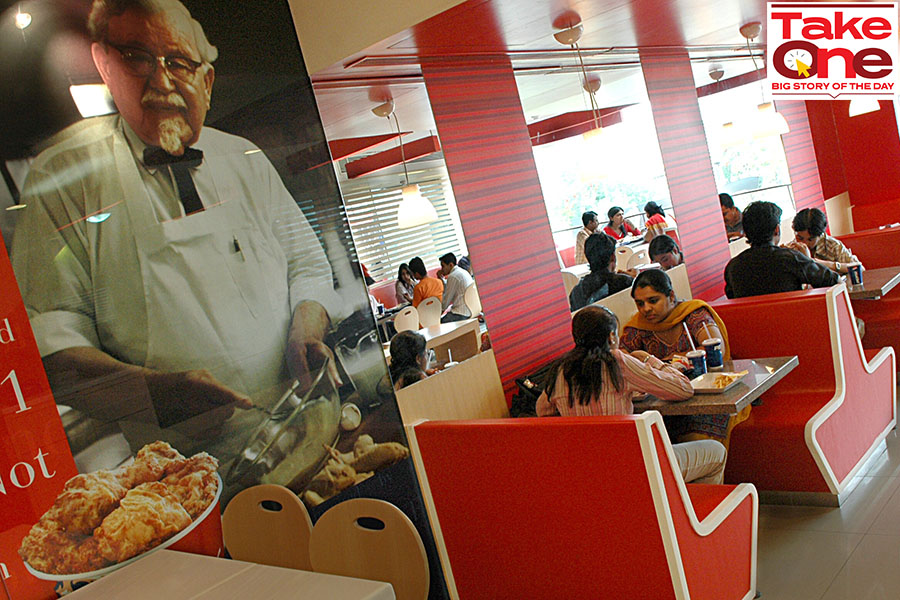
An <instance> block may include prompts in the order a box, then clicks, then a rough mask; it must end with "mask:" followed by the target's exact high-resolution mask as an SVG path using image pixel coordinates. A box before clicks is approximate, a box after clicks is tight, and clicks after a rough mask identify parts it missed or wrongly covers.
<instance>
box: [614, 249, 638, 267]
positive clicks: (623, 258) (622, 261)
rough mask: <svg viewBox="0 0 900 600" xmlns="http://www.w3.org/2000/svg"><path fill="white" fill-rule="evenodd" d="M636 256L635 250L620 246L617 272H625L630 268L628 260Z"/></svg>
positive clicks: (617, 257) (617, 256)
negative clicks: (633, 255)
mask: <svg viewBox="0 0 900 600" xmlns="http://www.w3.org/2000/svg"><path fill="white" fill-rule="evenodd" d="M632 254H634V250H632V249H631V247H629V246H619V247H618V248H616V270H617V271H624V270H625V269H627V268H628V259H630V258H631V255H632Z"/></svg>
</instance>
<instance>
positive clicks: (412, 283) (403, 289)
mask: <svg viewBox="0 0 900 600" xmlns="http://www.w3.org/2000/svg"><path fill="white" fill-rule="evenodd" d="M417 283H419V282H418V281H417V280H416V278H415V277H413V274H412V271H410V270H409V265H408V264H406V263H403V264H402V265H400V270H398V271H397V283H395V284H394V293H395V294H396V296H397V304H409V303H410V302H412V300H413V291H414V290H415V288H416V284H417Z"/></svg>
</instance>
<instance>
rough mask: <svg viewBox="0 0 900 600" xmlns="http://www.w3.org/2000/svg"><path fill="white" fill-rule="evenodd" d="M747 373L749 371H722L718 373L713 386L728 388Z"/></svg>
mask: <svg viewBox="0 0 900 600" xmlns="http://www.w3.org/2000/svg"><path fill="white" fill-rule="evenodd" d="M747 373H748V371H741V372H740V373H722V374H720V375H716V378H715V379H714V380H713V387H714V388H716V389H720V390H721V389H724V388H727V387H728V386H729V385H731V384H732V383H734V382H735V381H737V380H738V379H740V378H741V377H743V376H744V375H746V374H747Z"/></svg>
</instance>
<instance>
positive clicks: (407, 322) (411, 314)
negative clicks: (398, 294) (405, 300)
mask: <svg viewBox="0 0 900 600" xmlns="http://www.w3.org/2000/svg"><path fill="white" fill-rule="evenodd" d="M418 328H419V311H418V310H416V309H415V307H413V306H407V307H406V308H404V309H403V310H401V311H400V312H399V313H397V316H396V317H394V329H396V330H397V332H398V333H399V332H401V331H416V330H417V329H418Z"/></svg>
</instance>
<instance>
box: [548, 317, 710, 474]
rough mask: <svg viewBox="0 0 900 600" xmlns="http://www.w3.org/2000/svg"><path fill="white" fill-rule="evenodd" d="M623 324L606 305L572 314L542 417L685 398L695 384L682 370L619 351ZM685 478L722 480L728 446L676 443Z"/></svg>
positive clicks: (624, 411)
mask: <svg viewBox="0 0 900 600" xmlns="http://www.w3.org/2000/svg"><path fill="white" fill-rule="evenodd" d="M618 330H619V323H618V321H617V320H616V317H615V315H614V314H613V313H612V311H610V310H609V309H608V308H606V307H605V306H588V307H586V308H584V309H582V310H580V311H578V312H577V313H576V314H575V316H574V317H573V318H572V337H573V338H574V340H575V347H574V348H573V349H572V350H570V351H569V352H567V353H566V354H565V355H563V357H562V358H561V359H559V360H558V361H557V362H556V363H554V365H553V366H552V367H551V368H550V370H549V372H548V374H547V380H546V384H545V388H544V392H543V393H542V394H541V396H540V398H538V401H537V407H536V410H537V414H538V415H540V416H553V415H562V416H600V415H630V414H632V413H634V405H633V404H632V398H633V397H634V396H635V395H638V394H653V395H654V396H656V397H657V398H659V399H661V400H685V399H687V398H690V397H691V396H692V395H693V389H692V388H691V383H690V382H689V381H688V380H687V378H686V377H685V376H684V375H682V374H681V372H680V371H678V369H676V368H675V367H672V366H671V365H667V364H666V363H664V362H662V361H661V360H659V359H658V358H656V357H654V356H652V355H650V354H647V353H646V352H640V351H639V352H635V353H632V354H628V353H627V352H624V351H622V350H620V349H619V336H618ZM673 449H674V450H675V455H676V457H677V459H678V464H679V466H680V467H681V472H682V476H683V477H684V480H685V481H700V482H702V483H721V482H722V474H723V469H724V466H725V447H724V446H722V444H720V443H719V442H715V441H712V440H703V441H698V442H688V443H686V444H675V445H673Z"/></svg>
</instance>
